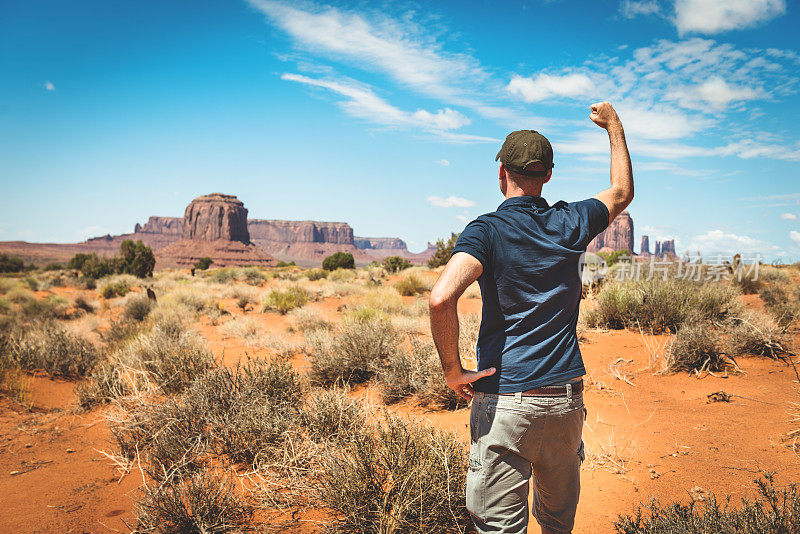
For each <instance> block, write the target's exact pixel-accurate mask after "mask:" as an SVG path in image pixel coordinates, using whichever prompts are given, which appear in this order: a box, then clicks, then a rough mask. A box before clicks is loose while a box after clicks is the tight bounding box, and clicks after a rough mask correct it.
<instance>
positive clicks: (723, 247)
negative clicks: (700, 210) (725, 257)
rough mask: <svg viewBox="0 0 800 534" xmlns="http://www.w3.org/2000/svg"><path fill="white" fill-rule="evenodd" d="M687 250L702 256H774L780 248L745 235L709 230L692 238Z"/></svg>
mask: <svg viewBox="0 0 800 534" xmlns="http://www.w3.org/2000/svg"><path fill="white" fill-rule="evenodd" d="M687 249H688V250H699V251H701V252H702V253H704V254H735V253H737V252H738V253H742V254H763V255H767V254H774V253H776V252H777V251H779V250H780V247H778V246H777V245H774V244H772V243H769V242H767V241H762V240H760V239H756V238H754V237H750V236H747V235H739V234H735V233H733V232H726V231H724V230H709V231H708V232H706V233H704V234H700V235H696V236H694V237H692V239H691V241H690V243H689V245H688V246H687Z"/></svg>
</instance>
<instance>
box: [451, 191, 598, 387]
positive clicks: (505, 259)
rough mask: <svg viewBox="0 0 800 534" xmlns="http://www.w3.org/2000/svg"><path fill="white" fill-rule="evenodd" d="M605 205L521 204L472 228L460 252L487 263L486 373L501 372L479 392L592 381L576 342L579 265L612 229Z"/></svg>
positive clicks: (505, 206)
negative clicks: (583, 377)
mask: <svg viewBox="0 0 800 534" xmlns="http://www.w3.org/2000/svg"><path fill="white" fill-rule="evenodd" d="M608 219H609V217H608V209H607V208H606V206H605V205H604V204H603V203H602V202H600V201H599V200H597V199H594V198H590V199H588V200H584V201H581V202H573V203H566V202H557V203H556V204H554V205H553V206H549V205H548V204H547V201H545V200H544V199H543V198H541V197H532V196H519V197H512V198H509V199H507V200H506V201H505V202H503V203H502V204H501V205H500V206H499V207H498V209H497V211H495V212H492V213H487V214H485V215H482V216H480V217H478V218H477V219H476V220H475V221H473V222H471V223H470V224H469V225H468V226H467V227H466V229H465V230H464V232H462V234H461V235H460V236H459V239H458V243H457V244H456V247H455V249H454V253H456V252H466V253H467V254H470V255H471V256H473V257H475V258H476V259H477V260H478V261H480V262H481V265H482V266H483V272H482V274H481V276H480V277H479V278H478V283H479V284H480V287H481V294H482V298H483V317H482V321H481V330H480V335H479V338H478V361H479V367H478V368H479V369H487V368H492V367H493V368H495V369H496V370H497V371H496V372H495V373H494V374H493V375H491V376H487V377H484V378H482V379H480V380H478V381H477V382H475V384H474V387H475V389H476V390H477V391H482V392H484V393H511V392H516V391H525V390H527V389H531V388H536V387H540V386H545V385H548V384H553V383H559V382H561V381H565V380H568V379H570V378H574V377H577V376H581V375H583V374H585V370H584V367H583V362H582V360H581V354H580V349H579V348H578V341H577V337H576V335H575V326H576V324H577V320H578V305H579V302H580V294H581V281H580V274H579V261H580V257H581V254H583V252H585V250H586V247H587V245H588V244H589V242H590V241H591V240H592V239H593V238H594V237H595V236H596V235H597V234H599V233H600V232H602V231H603V230H604V229H605V228H606V226H607V225H608Z"/></svg>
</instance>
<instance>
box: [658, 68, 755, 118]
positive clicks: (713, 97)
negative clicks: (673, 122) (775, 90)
mask: <svg viewBox="0 0 800 534" xmlns="http://www.w3.org/2000/svg"><path fill="white" fill-rule="evenodd" d="M763 93H764V91H763V90H762V89H760V88H756V89H753V88H751V87H746V86H741V85H736V84H731V83H728V82H726V81H725V80H724V79H723V78H722V77H720V76H713V77H711V78H709V79H708V80H706V81H704V82H703V83H701V84H699V85H695V86H691V87H682V88H680V89H678V90H676V91H674V92H673V93H672V94H671V95H670V96H671V98H673V99H675V100H677V101H678V103H679V104H680V105H681V106H683V107H685V108H689V109H698V110H703V109H705V108H706V107H707V106H709V105H710V106H711V107H713V108H714V109H716V110H717V111H723V110H725V109H726V108H728V107H730V106H731V105H735V104H739V103H742V102H745V101H747V100H755V99H757V98H760V97H761V96H762V95H763Z"/></svg>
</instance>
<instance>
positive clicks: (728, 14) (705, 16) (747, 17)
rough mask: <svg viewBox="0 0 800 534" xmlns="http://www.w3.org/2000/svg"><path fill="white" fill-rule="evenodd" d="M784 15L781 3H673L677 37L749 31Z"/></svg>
mask: <svg viewBox="0 0 800 534" xmlns="http://www.w3.org/2000/svg"><path fill="white" fill-rule="evenodd" d="M784 13H786V1H785V0H675V20H674V22H675V26H676V27H677V29H678V33H679V34H681V35H682V34H684V33H704V34H713V33H719V32H723V31H728V30H741V29H744V28H752V27H754V26H757V25H759V24H762V23H764V22H767V21H769V20H771V19H773V18H775V17H777V16H780V15H783V14H784Z"/></svg>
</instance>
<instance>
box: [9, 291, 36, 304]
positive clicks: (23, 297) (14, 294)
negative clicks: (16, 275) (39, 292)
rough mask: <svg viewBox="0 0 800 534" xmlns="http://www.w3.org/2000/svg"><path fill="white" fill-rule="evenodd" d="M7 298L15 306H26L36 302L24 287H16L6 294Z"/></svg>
mask: <svg viewBox="0 0 800 534" xmlns="http://www.w3.org/2000/svg"><path fill="white" fill-rule="evenodd" d="M6 298H7V299H8V300H10V301H11V302H13V303H15V304H25V303H27V302H32V301H34V300H36V297H35V296H34V295H33V293H31V291H30V290H28V289H24V288H22V287H14V288H12V289H10V290H9V291H8V292H7V293H6Z"/></svg>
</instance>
